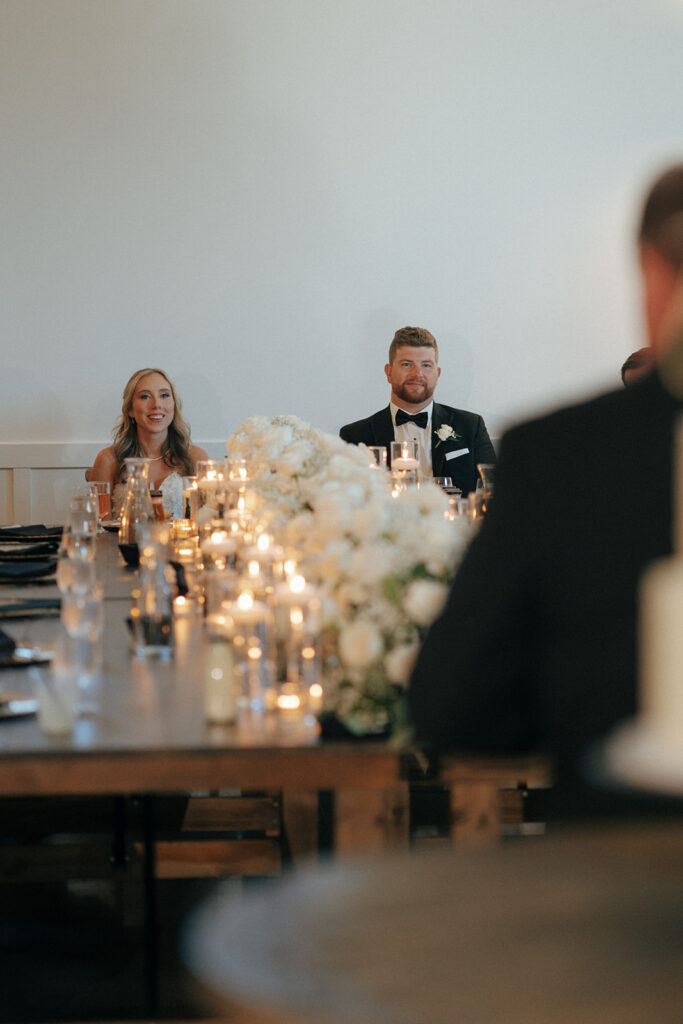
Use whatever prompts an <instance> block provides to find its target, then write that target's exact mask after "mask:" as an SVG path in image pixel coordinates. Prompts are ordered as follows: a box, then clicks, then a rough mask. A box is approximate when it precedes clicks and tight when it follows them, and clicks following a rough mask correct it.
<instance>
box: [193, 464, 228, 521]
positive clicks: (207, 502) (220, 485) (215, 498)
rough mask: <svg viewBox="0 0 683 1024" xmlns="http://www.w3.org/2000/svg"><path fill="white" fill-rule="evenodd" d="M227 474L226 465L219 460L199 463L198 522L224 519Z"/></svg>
mask: <svg viewBox="0 0 683 1024" xmlns="http://www.w3.org/2000/svg"><path fill="white" fill-rule="evenodd" d="M225 472H226V467H225V463H224V462H223V461H221V460H219V459H200V460H199V461H198V462H197V488H198V490H199V511H198V512H197V522H202V521H206V520H207V519H209V518H212V517H213V518H217V519H221V518H222V517H223V512H224V510H225V485H226V481H225ZM207 509H208V511H207Z"/></svg>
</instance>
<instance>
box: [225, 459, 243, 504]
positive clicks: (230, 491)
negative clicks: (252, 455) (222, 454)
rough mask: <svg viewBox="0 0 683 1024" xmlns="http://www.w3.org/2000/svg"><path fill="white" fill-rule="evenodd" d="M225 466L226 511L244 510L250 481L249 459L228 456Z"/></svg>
mask: <svg viewBox="0 0 683 1024" xmlns="http://www.w3.org/2000/svg"><path fill="white" fill-rule="evenodd" d="M225 466H226V470H225V484H226V486H225V512H226V513H227V512H229V511H244V510H245V509H246V505H247V502H246V493H247V484H248V482H249V473H248V470H247V460H246V459H239V458H233V457H228V458H227V459H226V460H225Z"/></svg>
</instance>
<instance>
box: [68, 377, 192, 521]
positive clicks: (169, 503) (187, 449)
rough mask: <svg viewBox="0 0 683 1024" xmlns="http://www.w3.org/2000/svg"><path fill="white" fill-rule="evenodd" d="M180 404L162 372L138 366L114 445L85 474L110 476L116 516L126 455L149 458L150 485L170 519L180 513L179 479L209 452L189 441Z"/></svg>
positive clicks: (125, 397) (93, 477)
mask: <svg viewBox="0 0 683 1024" xmlns="http://www.w3.org/2000/svg"><path fill="white" fill-rule="evenodd" d="M181 408H182V403H181V401H180V399H179V398H178V396H177V394H176V392H175V388H174V387H173V384H172V383H171V381H170V380H169V378H168V376H167V375H166V374H165V373H164V371H163V370H159V369H156V368H151V367H146V368H145V369H143V370H137V371H136V373H134V374H133V376H132V377H131V378H130V380H129V381H128V383H127V384H126V386H125V388H124V391H123V403H122V407H121V418H120V420H119V421H118V423H117V424H116V426H115V428H114V443H113V444H112V445H110V446H109V447H108V448H104V449H103V450H102V451H101V452H99V454H98V455H97V458H96V459H95V462H94V463H93V467H92V469H90V470H89V471H88V473H87V474H86V477H87V478H88V479H90V480H108V481H109V483H110V484H111V493H112V515H113V517H114V518H118V516H119V514H120V511H121V505H122V503H123V498H124V495H125V480H124V478H123V471H124V468H125V467H124V459H128V458H133V457H138V458H145V459H149V461H150V472H149V482H150V487H152V488H153V489H155V490H160V491H161V494H162V501H163V505H164V509H165V510H166V512H167V513H168V514H170V515H171V517H172V518H174V519H178V518H180V517H181V516H182V507H183V482H182V478H183V476H192V475H193V474H194V472H195V466H196V463H197V460H199V459H207V458H208V455H207V454H206V452H205V451H204V450H203V448H198V447H197V446H196V445H193V444H192V443H191V441H190V427H189V424H188V423H187V422H186V421H185V420H184V419H183V417H182V414H181Z"/></svg>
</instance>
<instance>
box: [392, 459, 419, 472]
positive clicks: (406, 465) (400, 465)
mask: <svg viewBox="0 0 683 1024" xmlns="http://www.w3.org/2000/svg"><path fill="white" fill-rule="evenodd" d="M419 465H420V462H419V460H418V459H411V458H402V459H393V460H392V463H391V468H392V469H417V468H418V467H419Z"/></svg>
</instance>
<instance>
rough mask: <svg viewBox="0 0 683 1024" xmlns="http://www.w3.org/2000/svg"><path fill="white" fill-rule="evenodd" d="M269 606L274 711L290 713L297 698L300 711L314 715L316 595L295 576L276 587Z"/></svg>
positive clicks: (318, 689) (318, 672) (318, 702)
mask: <svg viewBox="0 0 683 1024" xmlns="http://www.w3.org/2000/svg"><path fill="white" fill-rule="evenodd" d="M272 604H273V611H274V624H275V664H276V676H277V682H278V686H279V695H278V707H279V708H280V709H281V710H283V711H285V712H286V711H289V710H291V709H292V707H293V704H294V702H293V699H292V698H293V697H294V696H297V697H298V699H299V706H300V708H301V711H302V712H303V713H308V712H313V713H314V714H315V713H317V712H319V711H320V710H321V709H322V686H321V682H320V680H321V677H322V664H321V652H320V638H321V632H322V605H321V600H320V594H319V593H318V591H317V589H316V588H315V587H313V586H312V585H311V584H309V583H307V582H306V580H305V579H304V577H303V576H301V575H295V576H292V577H290V578H289V579H288V580H287V581H286V582H283V583H280V584H278V585H277V586H276V588H275V592H274V594H273V598H272ZM280 697H285V698H286V699H285V700H283V701H280Z"/></svg>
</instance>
